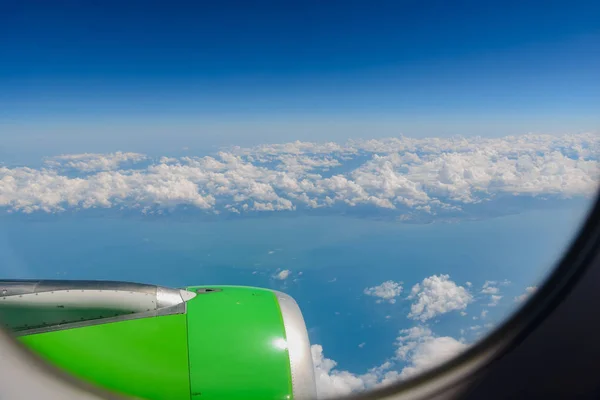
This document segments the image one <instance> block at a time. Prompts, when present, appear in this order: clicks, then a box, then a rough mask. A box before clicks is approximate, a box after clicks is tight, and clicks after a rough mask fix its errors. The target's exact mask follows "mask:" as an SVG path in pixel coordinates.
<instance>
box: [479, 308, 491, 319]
mask: <svg viewBox="0 0 600 400" xmlns="http://www.w3.org/2000/svg"><path fill="white" fill-rule="evenodd" d="M488 312H489V311H488V310H482V311H481V315H480V316H479V318H481V319H485V317H487V315H488Z"/></svg>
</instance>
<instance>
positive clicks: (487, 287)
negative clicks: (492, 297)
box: [481, 281, 500, 294]
mask: <svg viewBox="0 0 600 400" xmlns="http://www.w3.org/2000/svg"><path fill="white" fill-rule="evenodd" d="M497 284H498V282H496V281H485V283H484V284H483V287H482V288H481V293H483V294H498V293H500V289H499V288H498V287H497V286H495V285H497Z"/></svg>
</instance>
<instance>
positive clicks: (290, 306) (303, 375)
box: [274, 291, 317, 400]
mask: <svg viewBox="0 0 600 400" xmlns="http://www.w3.org/2000/svg"><path fill="white" fill-rule="evenodd" d="M274 292H275V295H276V296H277V301H278V302H279V308H280V309H281V315H282V317H283V325H284V327H285V336H286V339H287V347H288V353H289V356H290V368H291V372H292V391H293V394H294V399H296V400H309V399H316V398H317V384H316V381H315V372H314V368H313V362H312V354H311V352H310V341H309V340H308V332H307V330H306V324H305V323H304V318H303V317H302V312H301V311H300V307H298V304H297V303H296V301H295V300H294V299H293V298H292V297H291V296H289V295H287V294H285V293H282V292H277V291H274Z"/></svg>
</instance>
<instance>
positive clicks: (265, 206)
mask: <svg viewBox="0 0 600 400" xmlns="http://www.w3.org/2000/svg"><path fill="white" fill-rule="evenodd" d="M599 150H600V140H599V138H598V137H597V135H594V134H578V135H566V136H560V137H555V136H549V135H524V136H511V137H505V138H478V137H475V138H468V139H467V138H448V139H441V138H425V139H413V138H406V137H401V138H390V139H381V140H362V141H349V142H347V143H344V144H338V143H305V142H292V143H284V144H276V145H262V146H257V147H253V148H237V147H234V148H230V149H228V150H227V151H222V152H219V153H218V154H216V155H214V156H205V157H181V158H169V157H162V158H159V159H157V160H152V159H149V158H148V157H146V156H144V155H142V154H137V153H121V152H117V153H112V154H76V155H63V156H58V157H53V158H49V159H47V160H46V163H45V167H43V168H39V169H34V168H28V167H14V168H10V167H0V207H1V208H4V209H5V210H7V211H11V212H26V213H31V212H36V211H44V212H59V211H64V210H67V209H76V210H77V209H89V208H120V209H138V210H141V211H143V212H151V213H154V212H163V211H164V210H165V209H167V210H173V209H176V208H181V207H188V208H190V209H198V210H201V211H204V212H208V213H247V212H259V211H260V212H265V211H283V210H287V211H291V210H310V209H315V208H327V207H359V206H360V207H367V208H371V209H375V210H387V211H388V212H390V211H391V212H395V213H397V214H398V215H399V216H401V218H403V219H411V218H415V216H419V215H463V214H468V212H469V210H471V208H472V207H476V206H478V205H481V204H485V203H486V202H489V201H493V200H496V199H499V198H502V197H503V196H527V197H532V196H533V197H538V198H539V197H544V198H547V197H551V198H557V199H558V198H560V199H562V198H570V197H574V196H589V195H591V194H593V193H594V192H595V190H596V186H597V182H598V154H599ZM141 161H144V162H143V163H142V162H141Z"/></svg>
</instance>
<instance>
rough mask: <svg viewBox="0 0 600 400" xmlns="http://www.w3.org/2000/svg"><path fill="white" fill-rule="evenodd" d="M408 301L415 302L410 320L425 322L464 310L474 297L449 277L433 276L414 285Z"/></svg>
mask: <svg viewBox="0 0 600 400" xmlns="http://www.w3.org/2000/svg"><path fill="white" fill-rule="evenodd" d="M408 299H412V300H413V303H412V305H411V307H410V313H409V314H408V318H411V319H416V320H419V321H421V322H425V321H427V320H428V319H431V318H433V317H435V316H437V315H441V314H445V313H447V312H450V311H455V310H464V309H465V308H466V307H467V305H468V304H469V303H470V302H472V301H473V296H472V295H471V294H470V293H469V291H468V290H467V289H465V288H464V287H462V286H458V285H457V284H456V283H455V282H453V281H451V280H450V276H449V275H433V276H430V277H429V278H425V279H423V282H421V283H420V284H419V283H417V284H416V285H414V286H413V288H412V290H411V293H410V296H408Z"/></svg>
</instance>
